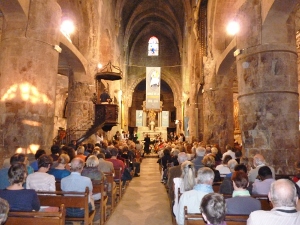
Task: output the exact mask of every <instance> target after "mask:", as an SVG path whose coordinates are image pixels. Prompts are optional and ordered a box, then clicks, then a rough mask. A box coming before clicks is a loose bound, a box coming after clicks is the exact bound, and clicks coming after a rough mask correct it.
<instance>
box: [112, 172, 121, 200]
mask: <svg viewBox="0 0 300 225" xmlns="http://www.w3.org/2000/svg"><path fill="white" fill-rule="evenodd" d="M121 177H122V168H121V167H120V168H119V169H117V168H115V174H114V181H115V183H116V186H117V194H118V195H119V199H120V200H121V198H122V180H121Z"/></svg>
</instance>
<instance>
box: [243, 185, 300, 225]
mask: <svg viewBox="0 0 300 225" xmlns="http://www.w3.org/2000/svg"><path fill="white" fill-rule="evenodd" d="M269 199H270V201H271V203H272V205H273V209H272V210H271V211H263V210H258V211H254V212H252V213H251V214H250V216H249V219H248V220H247V225H257V224H259V225H277V224H278V225H279V224H280V225H281V224H288V225H299V224H300V211H297V210H296V205H297V201H298V196H297V192H296V187H295V185H294V183H293V182H292V181H290V180H288V179H279V180H276V181H275V182H273V183H272V184H271V188H270V192H269Z"/></svg>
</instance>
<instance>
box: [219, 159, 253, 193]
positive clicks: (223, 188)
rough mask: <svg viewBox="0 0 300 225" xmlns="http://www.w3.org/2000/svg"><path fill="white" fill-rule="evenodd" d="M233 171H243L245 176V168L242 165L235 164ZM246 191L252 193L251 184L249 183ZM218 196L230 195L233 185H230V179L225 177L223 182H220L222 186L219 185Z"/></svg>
mask: <svg viewBox="0 0 300 225" xmlns="http://www.w3.org/2000/svg"><path fill="white" fill-rule="evenodd" d="M234 171H243V172H244V173H246V174H247V166H245V165H244V164H237V165H236V166H235V167H234ZM247 190H248V191H249V192H250V194H251V193H252V184H250V183H249V185H248V187H247ZM219 192H220V194H227V195H232V192H233V185H232V180H231V178H230V177H225V178H224V180H223V181H222V184H221V185H220V191H219Z"/></svg>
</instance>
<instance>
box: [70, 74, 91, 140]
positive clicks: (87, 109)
mask: <svg viewBox="0 0 300 225" xmlns="http://www.w3.org/2000/svg"><path fill="white" fill-rule="evenodd" d="M87 77H88V76H87V75H86V74H83V73H73V74H71V75H70V76H69V95H68V105H67V126H68V127H67V129H69V130H71V132H70V134H71V137H70V139H71V140H76V139H78V138H80V137H81V135H83V134H84V133H85V131H86V130H88V129H89V128H90V127H91V125H92V124H93V120H94V111H95V110H94V104H93V102H92V101H91V96H92V95H93V93H94V89H93V86H92V85H91V83H92V81H89V80H88V78H87ZM73 131H75V132H73Z"/></svg>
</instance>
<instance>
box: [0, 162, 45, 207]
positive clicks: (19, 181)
mask: <svg viewBox="0 0 300 225" xmlns="http://www.w3.org/2000/svg"><path fill="white" fill-rule="evenodd" d="M26 177H27V169H26V166H25V164H24V163H21V162H18V163H14V164H13V165H12V166H11V167H10V168H9V170H8V179H9V182H10V186H8V187H7V188H6V189H4V190H0V197H1V198H3V199H5V200H6V201H8V203H9V208H10V211H33V210H35V211H39V210H40V201H39V199H38V196H37V194H36V192H35V190H32V189H24V188H23V184H24V183H25V180H26Z"/></svg>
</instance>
